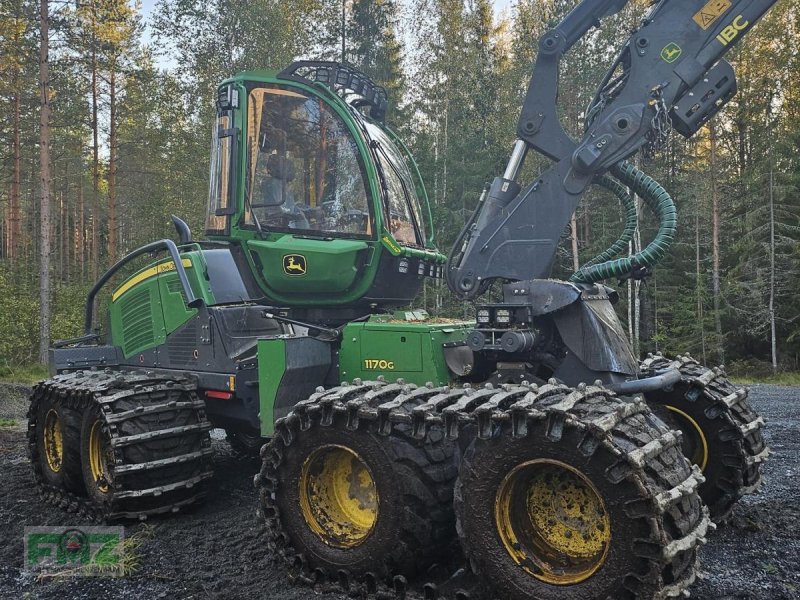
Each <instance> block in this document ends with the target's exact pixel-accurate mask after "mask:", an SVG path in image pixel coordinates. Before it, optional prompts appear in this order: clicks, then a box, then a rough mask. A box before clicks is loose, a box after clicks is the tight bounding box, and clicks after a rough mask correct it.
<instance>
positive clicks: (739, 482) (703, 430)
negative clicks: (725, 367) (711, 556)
mask: <svg viewBox="0 0 800 600" xmlns="http://www.w3.org/2000/svg"><path fill="white" fill-rule="evenodd" d="M641 368H642V372H643V373H644V374H645V375H652V374H655V373H657V372H659V371H663V370H664V369H667V368H677V369H678V370H679V371H680V373H681V381H680V382H679V383H678V384H676V385H675V386H674V388H673V389H671V390H659V391H657V392H650V393H648V394H647V396H646V397H647V402H648V404H650V406H651V408H652V409H653V410H654V411H655V412H656V414H658V415H659V416H660V417H661V418H662V419H664V420H665V421H666V422H667V423H668V424H669V425H670V426H672V427H673V428H675V429H678V430H679V431H681V432H682V433H683V452H684V454H685V455H686V457H687V458H688V459H689V460H690V461H692V462H693V463H694V464H695V465H697V466H698V468H699V469H700V470H701V472H702V473H703V476H704V477H705V483H703V484H702V485H701V486H700V490H699V491H700V497H701V498H702V499H703V502H705V503H706V505H708V507H709V510H710V511H711V516H712V518H713V519H714V520H715V521H717V522H719V521H722V520H724V519H725V518H726V517H727V516H728V515H729V514H730V512H731V511H732V510H733V506H734V505H735V504H736V502H737V501H738V500H739V498H741V497H742V496H743V495H745V494H748V493H751V492H754V491H756V490H757V489H758V488H759V487H760V485H761V465H762V463H763V462H764V461H765V460H766V459H767V457H768V455H769V449H768V448H767V445H766V442H765V441H764V436H763V432H762V429H763V426H764V419H763V418H762V417H760V416H759V415H758V414H757V413H756V412H755V411H754V410H753V409H752V408H751V406H750V404H749V403H748V401H747V390H746V389H745V388H741V387H737V386H735V385H734V384H732V383H731V382H730V381H729V380H728V379H727V378H726V377H725V374H724V373H723V372H722V370H721V369H709V368H707V367H704V366H702V365H701V364H700V363H698V362H697V361H695V360H694V359H692V358H691V357H689V356H679V357H678V358H677V359H676V360H675V361H671V360H669V359H667V358H664V357H663V356H660V355H657V356H650V357H649V358H648V359H646V360H645V361H644V362H643V363H642V366H641Z"/></svg>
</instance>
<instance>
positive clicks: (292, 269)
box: [283, 254, 306, 275]
mask: <svg viewBox="0 0 800 600" xmlns="http://www.w3.org/2000/svg"><path fill="white" fill-rule="evenodd" d="M283 272H284V273H286V274H287V275H305V274H306V257H305V256H303V255H302V254H287V255H286V256H284V257H283Z"/></svg>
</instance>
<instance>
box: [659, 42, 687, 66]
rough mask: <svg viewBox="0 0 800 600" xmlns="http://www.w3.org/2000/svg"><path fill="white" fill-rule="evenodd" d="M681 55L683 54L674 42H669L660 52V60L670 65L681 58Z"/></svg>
mask: <svg viewBox="0 0 800 600" xmlns="http://www.w3.org/2000/svg"><path fill="white" fill-rule="evenodd" d="M681 54H683V50H682V49H681V47H680V46H678V44H676V43H675V42H670V43H669V44H667V45H666V46H664V49H663V50H662V51H661V58H663V59H664V60H665V61H666V62H668V63H670V64H672V63H674V62H675V61H676V60H678V59H679V58H680V57H681Z"/></svg>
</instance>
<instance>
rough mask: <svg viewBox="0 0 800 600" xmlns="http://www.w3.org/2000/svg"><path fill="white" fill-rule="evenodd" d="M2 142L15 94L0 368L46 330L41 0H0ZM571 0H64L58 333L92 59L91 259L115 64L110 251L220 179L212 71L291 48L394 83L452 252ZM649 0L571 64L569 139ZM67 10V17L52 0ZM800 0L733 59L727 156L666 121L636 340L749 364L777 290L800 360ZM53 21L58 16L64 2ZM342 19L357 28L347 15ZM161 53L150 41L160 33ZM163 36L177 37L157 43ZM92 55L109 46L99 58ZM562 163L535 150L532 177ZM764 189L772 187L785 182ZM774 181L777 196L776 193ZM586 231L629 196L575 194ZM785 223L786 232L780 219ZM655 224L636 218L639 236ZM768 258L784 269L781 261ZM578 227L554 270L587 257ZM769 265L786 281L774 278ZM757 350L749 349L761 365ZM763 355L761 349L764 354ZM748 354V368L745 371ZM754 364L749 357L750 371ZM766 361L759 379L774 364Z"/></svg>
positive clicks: (56, 134) (143, 237)
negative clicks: (662, 209) (663, 249)
mask: <svg viewBox="0 0 800 600" xmlns="http://www.w3.org/2000/svg"><path fill="white" fill-rule="evenodd" d="M0 1H2V7H3V14H4V15H8V18H4V19H3V20H1V21H0V51H1V52H2V54H3V57H4V60H3V64H2V65H0V74H2V75H3V76H2V77H0V103H1V104H2V105H3V107H4V109H5V110H4V118H3V119H0V139H2V141H3V147H4V148H11V142H12V140H13V134H14V127H15V126H16V125H15V124H14V122H13V119H12V118H11V115H12V113H13V110H12V109H13V106H14V99H15V98H18V100H19V103H20V123H19V125H18V127H19V134H20V136H21V139H22V140H23V143H22V146H21V157H20V161H21V170H22V177H21V180H22V181H21V190H20V198H21V213H22V214H21V223H20V231H21V233H20V235H19V236H18V238H17V239H16V240H15V242H14V246H15V248H13V249H12V248H10V246H11V244H10V243H8V236H9V231H10V230H11V229H12V227H11V223H10V219H11V214H10V209H11V203H10V191H9V186H8V185H7V182H10V181H11V173H12V168H13V164H12V163H13V161H12V157H11V153H10V151H6V152H4V153H2V154H0V176H1V177H2V179H3V181H4V185H3V186H0V214H2V215H3V224H2V227H0V238H1V240H2V244H0V369H5V370H6V372H8V370H9V369H12V373H13V376H15V377H27V375H25V374H24V373H22V374H21V373H20V372H19V371H18V370H17V368H18V366H19V365H22V364H29V363H31V362H33V361H35V360H36V348H37V345H38V326H39V323H38V300H37V298H38V288H39V286H38V281H37V276H38V272H37V264H36V259H35V257H36V252H37V250H38V239H37V235H34V234H33V232H36V231H38V224H39V214H38V211H39V208H38V206H39V205H38V189H39V182H38V175H37V173H38V166H37V165H38V151H39V149H38V147H37V146H36V144H34V143H31V142H30V140H35V139H36V136H37V134H38V113H37V108H36V107H37V103H38V100H39V96H38V87H37V81H36V75H37V72H38V59H37V52H36V50H37V43H38V40H37V36H36V30H37V28H38V23H37V9H38V5H37V4H36V3H34V2H33V1H32V0H0ZM576 2H577V0H516V1H515V2H514V3H513V6H512V10H511V11H510V13H508V14H506V16H505V17H502V18H498V17H497V16H496V15H495V14H494V12H493V9H494V7H493V3H492V2H491V1H490V0H470V1H469V2H467V1H465V0H436V1H431V0H403V1H401V0H352V1H350V0H348V2H346V3H345V4H344V6H345V22H344V24H343V23H342V19H341V17H342V13H341V10H342V2H341V1H340V0H283V1H281V2H272V1H268V0H255V1H254V2H249V3H241V2H239V3H237V2H229V1H228V0H215V1H213V2H200V1H199V0H159V2H158V4H157V6H156V8H155V9H154V12H153V14H152V15H151V18H150V21H149V25H150V27H151V32H152V35H153V38H154V41H155V43H154V44H152V45H151V46H150V47H148V46H146V45H145V43H144V40H143V38H142V24H141V20H142V19H141V15H140V14H138V11H139V10H140V9H138V8H133V7H132V6H130V5H129V4H128V3H124V2H120V0H91V1H87V2H81V3H80V4H79V5H78V6H74V5H64V6H63V7H61V6H59V7H58V8H53V11H54V15H53V16H54V18H53V24H52V25H53V36H54V40H57V42H58V43H56V44H54V46H53V49H52V50H51V58H52V65H51V67H52V70H51V80H52V86H53V97H52V99H51V106H52V111H53V117H52V120H53V140H52V151H53V165H54V166H53V181H52V187H53V198H52V204H53V206H54V210H53V230H54V240H55V244H54V248H53V257H52V260H53V269H52V273H51V277H52V280H53V287H54V296H53V302H52V305H53V315H52V337H53V338H54V339H58V338H64V337H72V336H76V335H79V334H80V333H81V330H82V319H83V305H84V296H85V293H86V291H87V289H88V287H89V285H90V279H91V272H92V265H91V263H90V258H91V252H90V242H91V237H92V235H91V234H92V225H93V223H92V221H93V218H94V216H93V214H92V213H93V211H92V207H91V196H92V187H93V181H92V157H91V154H92V131H91V127H90V123H91V89H90V83H91V77H90V67H91V64H92V62H93V58H94V59H96V61H97V69H98V73H97V74H98V94H99V101H100V102H99V110H100V112H101V115H100V124H101V127H100V129H101V131H100V140H99V141H100V145H101V149H100V165H99V171H100V182H99V190H100V197H99V202H100V207H99V213H98V214H97V215H96V217H97V222H96V225H97V226H98V227H99V231H100V240H99V255H100V261H99V263H100V264H99V265H97V266H96V267H97V269H98V270H99V271H101V272H102V270H103V268H104V267H105V266H106V265H107V263H108V260H109V252H107V250H106V248H107V246H108V240H109V231H108V228H109V222H108V221H109V218H108V216H109V215H108V211H107V209H106V203H107V200H108V183H109V179H110V177H109V176H110V170H111V165H110V164H109V160H108V157H109V152H108V150H109V148H108V146H109V139H108V135H109V133H110V132H109V131H108V120H109V103H110V97H109V94H110V87H109V83H110V74H111V73H112V72H113V73H115V76H116V77H117V84H116V85H117V97H116V104H117V106H116V109H117V120H116V126H117V131H116V133H117V138H118V139H117V148H116V159H117V160H116V166H115V168H116V172H115V174H116V197H117V214H118V218H117V225H116V226H117V229H116V232H117V243H118V249H117V253H118V254H119V255H122V254H124V253H126V252H128V251H130V250H133V249H134V248H136V247H138V246H140V245H142V244H144V243H146V242H149V241H151V240H154V239H157V238H162V237H171V236H173V235H174V232H173V230H172V227H171V224H170V222H169V216H170V214H173V213H174V214H177V215H179V216H181V217H182V218H184V219H185V220H186V221H187V222H188V223H189V224H190V226H191V228H192V230H193V231H194V232H195V235H196V236H197V237H201V235H202V234H201V232H202V229H203V213H204V210H205V200H206V196H207V185H208V183H207V179H208V161H209V137H210V136H209V131H210V128H211V121H212V117H213V93H214V89H215V86H216V85H217V83H218V82H219V81H220V80H221V79H223V78H225V77H227V76H229V75H231V74H233V73H235V72H237V71H241V70H245V69H255V68H261V69H263V68H281V67H283V66H285V65H286V64H288V63H289V62H290V61H292V60H294V59H298V58H328V59H336V60H339V59H340V58H341V42H342V37H343V36H344V38H345V45H346V48H345V54H346V56H345V58H346V60H347V61H348V62H351V63H353V64H354V65H355V66H357V67H359V68H361V69H363V70H364V71H366V72H367V73H368V74H370V75H371V76H372V77H374V78H375V79H376V81H378V83H380V84H381V85H384V86H385V87H386V88H387V89H388V91H389V95H390V100H391V101H392V103H393V107H392V108H391V110H390V113H389V120H390V123H391V125H392V127H393V128H394V129H395V130H397V131H398V132H399V133H400V134H401V136H402V137H403V139H404V140H405V141H406V143H407V144H408V145H409V147H410V148H411V150H412V152H413V154H414V156H415V158H416V160H417V162H418V163H419V166H420V170H421V172H422V175H423V179H424V180H425V182H426V185H427V188H428V192H429V195H430V198H431V201H432V205H433V206H432V210H433V219H434V226H435V230H436V236H437V240H438V244H439V246H440V248H442V249H443V250H447V249H449V247H450V244H451V243H452V241H453V240H454V238H455V236H456V235H457V234H458V232H459V231H460V229H461V227H462V226H463V225H464V223H465V222H466V220H467V219H468V218H469V216H470V214H471V212H472V210H473V209H474V207H475V205H476V203H477V201H478V198H479V196H480V193H481V190H482V189H483V187H484V184H485V183H486V182H487V181H490V180H491V179H492V178H493V177H494V176H495V175H497V174H499V173H500V172H501V171H502V169H503V167H504V165H505V161H506V160H507V158H508V154H509V151H510V149H511V144H512V143H513V141H514V138H515V130H516V121H517V118H518V115H519V109H520V105H521V103H522V100H523V98H524V95H525V93H526V90H527V86H528V82H529V77H530V71H531V66H532V64H533V61H534V60H535V55H536V48H537V46H536V40H537V39H538V38H539V37H540V36H541V35H542V34H543V33H544V32H545V31H546V30H547V29H549V28H550V27H552V26H553V25H555V24H556V23H557V22H558V21H559V19H560V18H562V17H563V16H564V15H565V14H566V13H567V12H568V11H569V10H571V9H572V8H573V7H574V6H575V4H576ZM649 4H650V3H647V2H632V3H630V4H629V6H628V7H627V8H626V9H625V10H623V11H622V12H620V13H619V14H618V15H616V16H614V17H613V18H611V19H608V20H606V21H604V23H603V27H602V28H601V29H599V30H595V31H594V32H592V33H591V34H590V35H588V36H587V37H586V38H585V39H584V40H582V41H581V42H579V43H578V44H577V45H576V46H575V47H574V48H573V49H572V50H571V51H570V52H569V54H568V55H567V57H566V60H565V61H564V68H563V69H562V73H561V94H560V98H561V100H560V103H561V106H560V114H561V117H562V122H563V124H564V126H565V129H566V130H567V131H568V132H569V133H570V134H571V135H572V136H580V135H581V133H582V131H583V117H584V111H585V109H586V106H587V104H588V102H589V101H590V99H591V98H592V96H593V94H594V91H595V86H596V85H597V83H598V82H599V80H600V78H601V77H602V75H603V74H604V72H605V69H606V67H607V65H608V63H609V61H610V60H611V59H612V57H613V55H614V54H615V53H616V49H617V48H618V46H619V44H620V42H621V41H622V40H624V39H626V38H627V36H628V35H629V32H630V31H631V30H632V29H633V28H635V26H636V24H637V21H638V19H639V18H640V17H641V15H642V14H643V11H645V10H646V9H647V7H648V5H649ZM56 11H57V13H56ZM799 15H800V0H785V1H783V2H781V3H778V4H777V5H776V7H775V8H774V9H773V11H772V13H771V14H770V15H769V16H768V18H767V19H765V21H764V22H763V23H761V24H759V25H758V27H757V28H756V29H755V30H754V32H752V33H750V34H748V37H747V43H745V44H741V45H739V46H738V47H737V48H736V49H735V50H734V51H733V52H732V53H731V55H730V56H729V58H730V59H731V61H732V62H733V63H734V66H735V67H736V69H737V74H738V84H739V89H740V92H739V95H738V96H737V97H736V98H735V99H734V101H733V102H732V103H731V104H730V105H729V106H728V107H727V108H726V109H725V111H724V112H723V114H722V115H721V116H720V117H719V118H717V119H716V121H715V127H716V131H717V137H718V139H717V142H716V147H715V150H716V156H715V164H714V169H713V173H712V168H711V157H710V142H709V136H708V133H707V132H701V133H699V134H698V135H697V136H696V137H695V138H694V139H693V140H691V141H688V142H687V141H684V140H682V139H679V138H678V136H673V137H672V139H671V141H670V143H669V145H668V147H667V148H666V149H665V150H664V151H663V152H662V153H661V154H660V155H658V156H657V157H656V158H655V159H653V160H652V161H650V162H648V163H643V162H640V164H639V166H640V167H641V168H643V169H644V170H645V171H646V172H648V173H649V174H652V175H653V176H654V177H656V179H658V180H659V181H661V182H662V183H663V184H664V185H665V186H666V187H667V189H668V190H669V191H670V192H671V193H672V194H673V196H674V198H675V200H676V203H677V206H678V209H679V231H678V236H677V238H676V240H675V243H674V244H673V246H672V250H671V255H670V256H669V258H667V259H666V260H664V261H663V262H662V263H661V264H660V265H659V267H658V268H657V270H656V273H655V275H654V277H652V278H651V279H650V281H649V282H648V283H647V284H646V285H642V286H641V288H640V305H641V309H640V316H641V323H640V345H639V346H640V349H641V350H642V352H646V351H648V350H655V349H659V350H663V351H666V352H671V353H672V352H687V351H688V352H691V353H692V354H693V355H695V356H698V357H704V356H705V360H706V361H707V362H714V361H715V360H716V357H717V356H718V354H719V352H718V351H719V350H720V349H722V350H724V353H725V355H726V357H727V359H728V362H729V363H730V364H731V365H734V364H736V371H735V372H738V371H741V372H742V373H750V372H751V371H752V369H751V370H750V371H747V368H750V367H746V364H745V363H741V364H740V363H735V362H734V361H746V360H749V359H756V360H758V361H762V362H763V361H767V363H766V364H767V365H768V367H769V369H768V371H769V372H770V373H771V371H772V368H771V365H769V358H770V350H771V348H770V341H771V339H770V338H771V329H770V324H771V323H770V314H771V313H770V310H769V306H770V297H772V304H773V309H774V316H775V319H774V321H775V328H776V345H777V353H778V358H779V363H780V366H781V368H783V369H787V370H790V371H796V370H797V369H798V368H800V364H798V363H799V362H800V359H799V358H798V357H800V318H798V317H797V315H798V314H800V294H798V292H797V286H796V284H795V282H796V281H797V279H798V276H800V250H799V249H798V248H800V86H797V85H796V82H795V80H796V78H797V77H796V75H797V73H798V72H800V52H798V49H797V44H796V43H794V42H795V38H796V37H797V31H798V24H799V23H800V22H799V21H798V19H799V18H800V17H799ZM56 17H57V18H56ZM343 25H344V26H343ZM156 49H157V50H156ZM156 51H158V52H160V53H162V54H161V55H157V54H156ZM93 53H94V54H96V55H95V56H93ZM547 167H548V163H547V161H546V160H544V159H542V158H539V157H536V156H534V155H533V154H531V155H530V156H529V158H528V160H527V163H526V167H525V169H524V171H523V174H522V179H523V180H524V181H526V182H529V181H531V180H532V179H533V178H534V177H536V176H537V175H538V173H539V172H541V170H543V169H545V168H547ZM770 192H771V193H770ZM714 193H716V197H717V200H718V204H719V217H720V223H721V232H720V233H721V235H720V274H721V290H720V294H719V295H718V296H717V297H716V300H717V301H718V303H719V305H720V311H719V319H720V322H721V330H722V332H723V335H722V336H718V335H717V333H716V327H715V308H714V306H715V297H714V293H713V291H712V280H713V278H712V271H713V263H712V258H711V257H712V252H713V248H712V242H711V236H710V228H711V218H712V215H711V212H712V196H713V194H714ZM770 198H771V199H772V210H770V209H769V206H770ZM576 220H577V231H576V232H575V235H576V237H577V245H578V250H579V259H580V262H585V261H587V260H589V259H590V258H591V257H593V256H594V255H595V254H596V253H598V252H599V251H601V250H603V249H604V248H606V247H607V246H608V245H609V244H610V243H611V242H612V241H614V240H615V239H616V237H617V235H618V233H619V231H620V230H621V227H622V223H623V220H622V211H621V209H620V206H619V203H618V202H617V200H616V199H614V198H612V197H610V196H609V195H608V194H605V193H602V192H596V191H594V190H593V191H591V192H590V193H589V194H587V195H586V196H585V197H584V199H583V201H582V203H581V205H580V207H579V208H578V211H577V216H576ZM773 232H774V235H773ZM654 233H655V229H654V224H653V223H652V220H651V219H650V217H649V215H647V214H646V213H645V214H643V215H642V220H641V227H640V237H641V242H642V243H643V244H646V243H647V242H648V240H649V239H651V238H652V236H653V235H654ZM773 258H774V267H773V264H772V263H773V261H772V260H771V259H773ZM572 260H573V257H572V250H571V244H569V241H567V243H565V244H564V245H563V248H562V250H561V251H560V252H559V255H558V257H557V264H556V269H555V271H554V276H557V277H567V276H568V275H569V274H570V273H571V272H572ZM773 275H774V277H773ZM606 283H607V284H608V285H610V286H612V287H617V289H618V291H619V293H620V302H619V304H618V305H617V310H618V313H619V314H620V316H621V318H622V320H623V321H624V323H625V325H626V326H627V325H628V324H627V321H628V317H627V315H628V310H629V307H628V304H629V299H628V287H627V284H626V283H623V284H622V285H620V286H618V283H617V282H616V281H608V282H606ZM415 306H418V307H420V308H425V309H427V310H428V311H430V312H431V313H432V314H435V315H449V316H454V317H466V318H469V317H471V316H472V308H471V306H470V305H468V304H465V303H464V302H462V301H460V300H459V299H458V298H456V297H454V296H453V295H452V294H450V292H449V291H448V290H447V286H446V285H445V284H443V282H441V281H439V282H433V281H431V282H428V283H426V285H425V289H424V292H423V293H422V294H421V295H420V297H419V298H418V299H417V300H416V301H415ZM752 366H753V365H751V367H752ZM753 368H754V367H753ZM732 371H733V369H732ZM753 376H755V375H753ZM759 376H760V375H759Z"/></svg>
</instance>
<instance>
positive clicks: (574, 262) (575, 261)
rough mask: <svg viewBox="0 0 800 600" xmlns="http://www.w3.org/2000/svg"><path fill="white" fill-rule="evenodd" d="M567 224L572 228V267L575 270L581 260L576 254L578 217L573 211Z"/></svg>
mask: <svg viewBox="0 0 800 600" xmlns="http://www.w3.org/2000/svg"><path fill="white" fill-rule="evenodd" d="M569 226H570V229H571V230H572V269H573V270H574V271H576V272H577V271H578V269H580V268H581V260H580V255H579V254H578V219H577V218H576V216H575V213H572V219H571V220H570V223H569Z"/></svg>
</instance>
